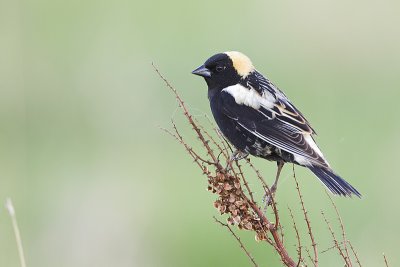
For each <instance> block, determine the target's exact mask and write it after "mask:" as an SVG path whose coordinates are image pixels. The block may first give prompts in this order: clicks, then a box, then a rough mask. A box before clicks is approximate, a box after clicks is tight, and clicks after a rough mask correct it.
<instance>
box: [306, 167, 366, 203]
mask: <svg viewBox="0 0 400 267" xmlns="http://www.w3.org/2000/svg"><path fill="white" fill-rule="evenodd" d="M308 168H309V169H310V170H311V171H312V172H313V173H314V174H315V175H316V176H317V177H318V178H319V179H320V180H321V182H323V183H324V185H326V187H328V189H329V190H330V191H331V192H332V193H333V194H336V195H340V196H345V197H347V196H349V197H351V195H352V194H354V195H356V196H358V197H360V198H361V194H360V192H358V191H357V189H355V188H354V187H353V186H352V185H351V184H349V183H348V182H346V181H345V180H344V179H343V178H341V177H340V176H339V175H336V174H334V173H333V172H332V170H329V169H325V168H322V167H308Z"/></svg>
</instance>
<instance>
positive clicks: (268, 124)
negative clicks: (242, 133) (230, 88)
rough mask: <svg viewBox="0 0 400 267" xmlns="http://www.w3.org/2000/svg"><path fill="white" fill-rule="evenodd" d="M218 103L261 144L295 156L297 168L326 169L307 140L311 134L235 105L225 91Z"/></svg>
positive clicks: (267, 113)
mask: <svg viewBox="0 0 400 267" xmlns="http://www.w3.org/2000/svg"><path fill="white" fill-rule="evenodd" d="M221 99H222V101H221V103H222V107H221V108H222V111H223V112H224V114H225V115H227V116H228V117H230V118H231V119H234V120H236V121H237V123H238V124H239V125H240V126H242V127H243V128H244V129H245V130H247V131H249V132H250V133H252V134H254V135H255V136H257V137H258V138H260V139H261V140H264V141H266V142H268V143H270V144H272V145H274V146H276V147H278V148H280V149H282V150H284V151H287V152H289V153H292V154H294V155H295V159H296V160H297V161H298V162H299V163H300V164H305V165H307V164H310V165H317V166H325V167H328V166H329V165H328V163H327V162H326V161H325V159H324V158H323V155H322V153H321V152H320V150H319V149H318V147H317V145H316V144H315V142H314V140H313V139H312V138H309V137H310V136H311V134H310V133H308V132H304V131H299V129H298V128H297V127H296V126H294V125H292V124H289V123H287V122H286V121H282V120H280V119H279V118H278V116H276V117H273V116H272V114H274V113H273V112H272V111H271V110H270V109H266V108H264V109H263V108H260V109H256V108H254V107H252V106H247V105H245V104H238V103H237V100H236V99H235V98H234V96H233V95H232V94H231V93H229V92H227V91H224V90H223V91H222V92H221ZM307 136H309V137H307ZM315 148H317V149H315Z"/></svg>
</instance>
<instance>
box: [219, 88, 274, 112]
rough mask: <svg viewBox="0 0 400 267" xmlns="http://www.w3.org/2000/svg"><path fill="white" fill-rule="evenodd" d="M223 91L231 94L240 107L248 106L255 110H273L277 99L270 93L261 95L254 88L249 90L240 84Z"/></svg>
mask: <svg viewBox="0 0 400 267" xmlns="http://www.w3.org/2000/svg"><path fill="white" fill-rule="evenodd" d="M222 91H225V92H227V93H229V94H230V95H231V96H233V98H234V99H235V102H236V103H237V104H239V105H246V106H249V107H252V108H254V109H259V108H260V107H261V106H262V107H265V108H269V109H270V108H272V107H273V106H274V103H275V98H274V97H273V96H272V95H270V94H269V93H268V92H264V94H263V95H260V94H259V93H258V92H257V91H256V90H254V89H253V88H251V89H248V88H246V87H244V86H242V85H240V84H236V85H232V86H228V87H226V88H224V89H223V90H222Z"/></svg>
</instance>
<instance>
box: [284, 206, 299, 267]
mask: <svg viewBox="0 0 400 267" xmlns="http://www.w3.org/2000/svg"><path fill="white" fill-rule="evenodd" d="M287 208H288V210H289V213H290V217H291V218H292V223H293V228H294V231H295V232H296V239H297V255H298V257H299V261H298V262H297V266H300V262H302V257H301V240H300V235H299V230H298V228H297V225H296V221H295V219H294V216H293V212H292V210H291V209H290V207H289V206H288V207H287Z"/></svg>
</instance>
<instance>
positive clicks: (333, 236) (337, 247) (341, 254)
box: [321, 210, 348, 265]
mask: <svg viewBox="0 0 400 267" xmlns="http://www.w3.org/2000/svg"><path fill="white" fill-rule="evenodd" d="M321 214H322V217H324V220H325V223H326V225H327V226H328V229H329V232H330V233H331V236H332V239H333V244H334V245H335V248H336V249H337V250H338V252H339V254H340V256H341V257H342V259H343V260H344V262H345V263H346V265H348V260H347V258H346V255H345V254H344V252H343V250H342V248H341V247H340V246H339V242H338V240H337V238H336V235H335V232H334V231H333V229H332V226H331V224H330V223H329V221H328V219H327V218H326V216H325V213H324V211H322V210H321Z"/></svg>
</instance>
